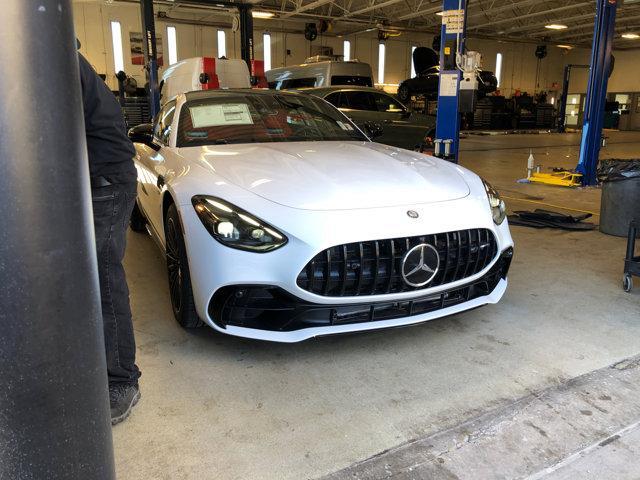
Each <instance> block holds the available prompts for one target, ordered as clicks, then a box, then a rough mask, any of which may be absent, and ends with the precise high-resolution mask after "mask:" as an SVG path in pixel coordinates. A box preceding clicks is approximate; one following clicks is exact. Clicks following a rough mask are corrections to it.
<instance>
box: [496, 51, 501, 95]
mask: <svg viewBox="0 0 640 480" xmlns="http://www.w3.org/2000/svg"><path fill="white" fill-rule="evenodd" d="M501 77H502V54H501V53H499V54H497V55H496V80H498V88H499V87H500V79H501Z"/></svg>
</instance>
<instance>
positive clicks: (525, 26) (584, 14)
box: [75, 0, 640, 49]
mask: <svg viewBox="0 0 640 480" xmlns="http://www.w3.org/2000/svg"><path fill="white" fill-rule="evenodd" d="M75 1H76V2H77V1H81V0H75ZM105 1H106V2H107V3H113V2H114V0H105ZM115 1H120V2H128V3H129V2H131V3H134V2H135V3H137V0H115ZM227 1H229V0H227ZM245 2H246V3H251V4H253V5H254V6H255V9H256V10H263V11H268V12H271V13H273V14H274V19H276V20H280V21H286V22H296V21H297V22H300V21H307V22H309V21H319V20H321V19H324V20H328V21H330V22H331V24H332V31H331V32H332V34H334V35H356V34H358V33H362V32H365V31H371V30H374V29H382V30H388V31H394V30H395V31H399V32H402V31H407V30H408V31H421V32H427V33H437V32H439V27H440V23H441V17H440V16H438V12H440V11H441V10H442V0H245ZM618 2H619V4H621V5H619V6H618V14H617V18H616V38H615V48H617V49H632V48H640V40H638V39H636V40H632V39H625V38H622V36H621V35H622V34H624V33H639V34H640V0H626V1H624V2H622V0H618ZM156 3H157V4H158V6H160V7H165V9H166V7H168V12H169V13H179V12H180V11H194V10H198V11H200V12H204V11H206V10H208V11H209V12H212V10H214V11H215V10H216V9H217V10H220V7H219V6H216V2H215V0H157V1H156ZM195 4H199V5H195ZM202 4H207V6H204V5H202ZM595 7H596V2H595V0H566V1H564V2H558V1H557V0H507V1H504V0H468V10H469V13H468V25H467V26H468V29H469V33H470V35H471V36H473V37H475V38H488V39H495V40H501V41H517V42H528V43H548V44H567V45H572V46H583V47H588V48H590V47H591V40H592V35H593V24H594V16H595ZM212 13H214V12H212ZM218 13H219V12H218ZM202 20H205V17H202ZM550 24H560V25H564V26H566V28H564V29H562V30H550V29H548V28H545V26H546V25H550Z"/></svg>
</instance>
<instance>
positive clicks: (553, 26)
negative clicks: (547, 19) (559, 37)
mask: <svg viewBox="0 0 640 480" xmlns="http://www.w3.org/2000/svg"><path fill="white" fill-rule="evenodd" d="M544 28H548V29H549V30H564V29H565V28H567V26H566V25H560V24H559V23H550V24H549V25H545V26H544Z"/></svg>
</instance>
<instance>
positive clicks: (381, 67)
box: [378, 43, 386, 83]
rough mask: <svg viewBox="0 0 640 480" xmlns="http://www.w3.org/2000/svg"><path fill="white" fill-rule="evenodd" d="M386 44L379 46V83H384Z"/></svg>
mask: <svg viewBox="0 0 640 480" xmlns="http://www.w3.org/2000/svg"><path fill="white" fill-rule="evenodd" d="M385 50H386V48H385V45H384V43H379V44H378V83H384V56H385Z"/></svg>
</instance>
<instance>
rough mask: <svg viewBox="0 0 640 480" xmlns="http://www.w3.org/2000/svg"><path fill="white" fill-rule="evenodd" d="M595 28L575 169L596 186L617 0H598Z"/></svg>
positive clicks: (587, 181)
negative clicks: (578, 156)
mask: <svg viewBox="0 0 640 480" xmlns="http://www.w3.org/2000/svg"><path fill="white" fill-rule="evenodd" d="M597 2H598V6H597V10H596V20H595V26H594V31H593V46H592V50H591V65H590V68H589V83H588V85H587V98H586V104H585V111H584V120H583V124H582V141H581V143H580V160H579V161H578V166H577V167H576V170H577V171H578V172H579V173H581V174H582V175H583V176H582V184H583V185H585V186H586V185H597V183H598V179H597V177H596V169H597V167H598V156H599V154H600V146H601V145H602V125H603V123H604V107H605V102H606V98H607V83H608V80H609V74H610V72H611V50H612V46H613V35H614V33H615V23H616V8H617V0H597Z"/></svg>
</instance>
